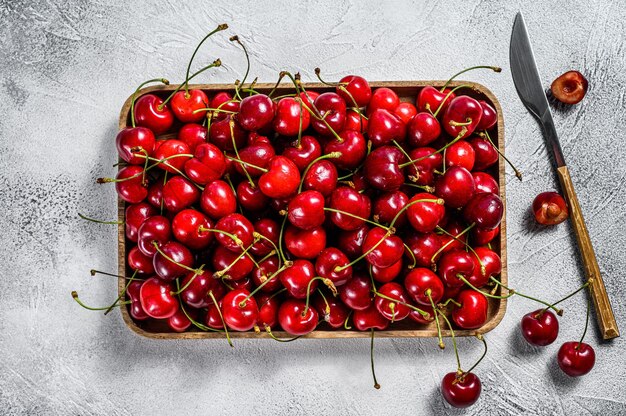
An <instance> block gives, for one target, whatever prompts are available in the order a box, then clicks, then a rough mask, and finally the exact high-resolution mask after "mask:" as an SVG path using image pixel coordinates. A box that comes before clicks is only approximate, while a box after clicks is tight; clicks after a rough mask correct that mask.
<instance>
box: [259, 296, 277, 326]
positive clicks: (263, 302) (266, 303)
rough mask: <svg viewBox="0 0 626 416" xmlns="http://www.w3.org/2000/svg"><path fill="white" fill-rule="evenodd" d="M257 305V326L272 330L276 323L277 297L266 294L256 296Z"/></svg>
mask: <svg viewBox="0 0 626 416" xmlns="http://www.w3.org/2000/svg"><path fill="white" fill-rule="evenodd" d="M257 304H258V305H259V318H258V320H257V324H258V325H259V326H261V327H270V328H274V327H275V326H276V324H277V323H278V308H279V307H280V299H279V298H278V297H277V296H270V295H269V294H267V293H261V294H259V295H257Z"/></svg>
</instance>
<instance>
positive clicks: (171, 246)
mask: <svg viewBox="0 0 626 416" xmlns="http://www.w3.org/2000/svg"><path fill="white" fill-rule="evenodd" d="M159 249H160V250H161V252H162V253H163V254H161V253H156V254H155V255H154V257H153V258H152V265H153V266H154V271H155V272H156V274H157V275H158V276H159V277H160V278H161V279H163V280H165V281H167V282H171V281H172V280H174V279H176V278H177V277H180V276H183V275H184V274H185V273H187V270H186V269H184V268H183V267H181V266H180V265H179V264H182V265H184V266H187V267H192V266H193V262H194V257H193V254H192V253H191V251H189V249H188V248H187V247H185V246H184V245H182V244H180V243H178V242H176V241H168V242H167V243H164V244H161V245H160V247H159ZM166 256H167V257H166ZM168 258H169V259H172V260H174V261H175V262H176V263H174V262H172V261H170V260H169V259H168Z"/></svg>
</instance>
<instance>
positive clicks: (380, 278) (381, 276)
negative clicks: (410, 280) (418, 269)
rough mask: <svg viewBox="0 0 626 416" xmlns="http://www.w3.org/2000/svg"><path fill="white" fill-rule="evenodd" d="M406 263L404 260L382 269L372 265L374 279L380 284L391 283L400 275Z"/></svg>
mask: <svg viewBox="0 0 626 416" xmlns="http://www.w3.org/2000/svg"><path fill="white" fill-rule="evenodd" d="M403 265H404V262H403V261H402V258H400V260H398V261H397V262H395V263H394V264H392V265H391V266H389V267H385V268H380V267H376V266H374V265H372V269H371V270H372V279H374V280H375V281H377V282H378V283H389V282H391V281H392V280H394V279H395V278H396V277H398V276H399V275H400V272H402V270H403Z"/></svg>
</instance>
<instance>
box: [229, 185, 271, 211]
mask: <svg viewBox="0 0 626 416" xmlns="http://www.w3.org/2000/svg"><path fill="white" fill-rule="evenodd" d="M237 201H238V202H239V204H240V205H241V207H242V208H244V209H247V210H248V211H252V212H258V211H263V210H264V209H265V208H267V205H268V204H269V202H270V199H269V198H268V197H267V196H266V195H265V194H264V193H263V192H261V188H259V186H258V181H254V182H253V183H252V185H251V184H250V182H248V181H241V182H239V185H237Z"/></svg>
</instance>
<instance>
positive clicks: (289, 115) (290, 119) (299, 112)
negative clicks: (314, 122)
mask: <svg viewBox="0 0 626 416" xmlns="http://www.w3.org/2000/svg"><path fill="white" fill-rule="evenodd" d="M310 123H311V114H310V113H309V112H308V111H307V110H306V109H305V108H304V106H303V104H302V101H301V100H300V98H298V97H296V98H294V97H285V98H281V100H280V101H278V104H277V106H276V116H275V117H274V131H276V133H278V134H280V135H282V136H296V135H297V134H298V131H305V130H306V129H308V128H309V124H310Z"/></svg>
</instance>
